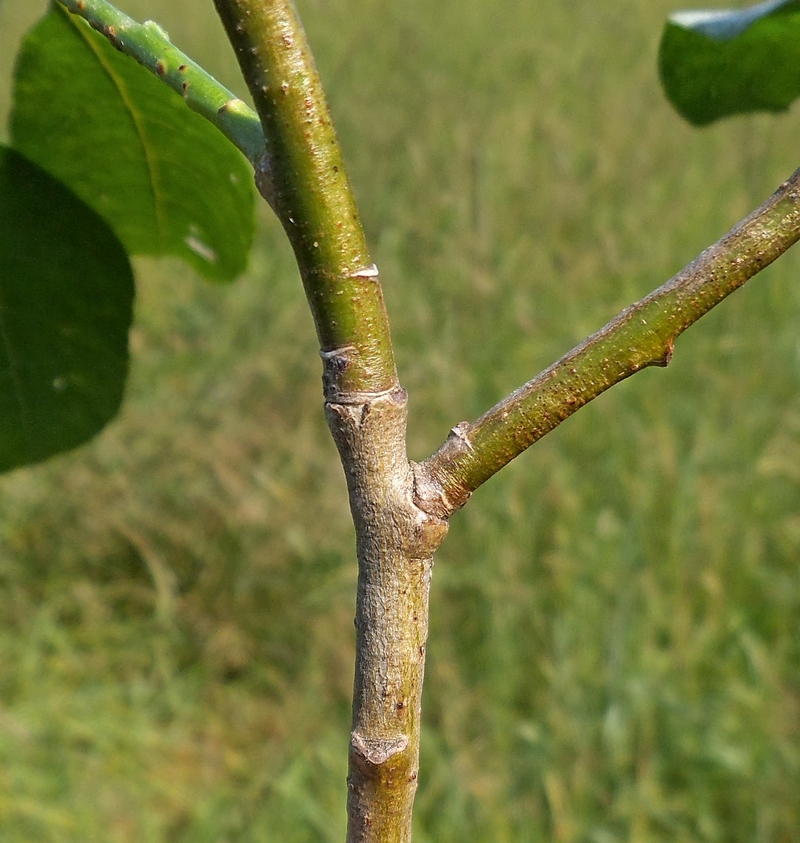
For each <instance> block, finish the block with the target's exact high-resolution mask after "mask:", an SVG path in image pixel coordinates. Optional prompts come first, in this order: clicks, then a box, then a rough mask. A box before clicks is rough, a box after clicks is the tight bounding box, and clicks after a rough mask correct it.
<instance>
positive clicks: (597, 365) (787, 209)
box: [417, 170, 800, 517]
mask: <svg viewBox="0 0 800 843" xmlns="http://www.w3.org/2000/svg"><path fill="white" fill-rule="evenodd" d="M798 239H800V170H798V171H797V172H796V173H794V175H793V176H792V177H791V178H790V179H789V180H788V181H787V182H785V183H784V184H783V185H781V187H780V188H778V190H777V191H776V192H775V193H774V194H773V195H772V196H771V197H770V198H769V199H768V200H767V201H766V202H765V203H764V204H763V205H762V206H761V207H760V208H758V209H757V210H756V211H754V212H753V213H752V214H751V215H750V216H749V217H747V218H746V219H744V220H742V221H741V222H740V223H739V224H738V225H736V226H735V227H734V228H733V229H731V231H729V232H728V233H727V234H726V235H725V236H724V237H723V238H722V239H721V240H719V241H718V242H717V243H716V244H714V245H713V246H711V247H710V248H709V249H706V251H705V252H703V253H702V254H701V255H700V256H699V257H697V258H696V259H695V260H694V261H693V262H692V263H691V264H689V266H687V267H686V268H685V269H684V270H683V271H681V272H680V273H678V275H676V276H675V277H674V278H672V279H671V280H670V281H668V282H667V283H666V284H664V285H663V286H662V287H659V288H658V289H657V290H655V291H654V292H652V293H651V294H650V295H649V296H647V297H645V298H644V299H642V300H641V301H639V302H637V303H636V304H634V305H632V306H631V307H629V308H627V310H624V311H623V312H622V313H620V314H619V315H618V316H617V317H616V318H615V319H613V320H612V321H611V322H609V323H608V325H606V326H605V327H604V328H602V329H601V330H600V331H598V332H597V333H596V334H594V335H593V336H591V337H589V338H588V339H586V340H584V342H582V343H581V344H580V345H579V346H577V347H576V348H574V349H573V350H572V351H570V352H569V354H567V355H566V356H564V357H562V358H561V359H560V360H559V361H557V362H556V363H554V364H553V365H552V366H550V367H549V368H548V369H545V370H544V371H543V372H541V373H540V374H539V375H537V376H536V377H535V378H534V379H533V380H532V381H530V382H529V383H527V384H525V386H523V387H521V388H520V389H518V390H517V391H516V392H514V393H512V394H511V395H509V396H508V397H507V398H506V399H504V400H503V401H501V402H500V403H499V404H497V405H496V406H495V407H493V408H492V409H491V410H489V411H488V412H487V413H485V414H484V415H483V416H481V418H479V419H478V420H477V421H476V422H474V423H472V424H469V423H467V422H462V423H461V424H459V425H456V427H454V428H453V430H452V431H451V433H450V436H449V437H448V438H447V440H446V441H445V443H444V444H443V445H442V447H441V448H440V449H439V450H438V451H437V452H436V453H435V454H433V456H431V457H429V458H428V459H427V460H426V461H425V462H424V463H423V464H422V465H420V466H417V488H418V494H419V496H420V501H421V505H422V506H423V508H425V509H426V510H427V511H429V512H431V513H436V514H437V515H439V516H440V517H447V516H449V515H450V513H452V512H453V511H454V510H455V509H457V508H458V507H460V506H463V504H464V503H465V502H466V500H467V498H468V497H469V496H470V494H471V493H472V492H473V491H474V490H475V489H477V488H478V486H480V485H481V484H482V483H485V482H486V480H488V479H489V478H490V477H492V476H493V475H494V474H496V473H497V472H498V471H499V470H500V469H501V468H502V467H503V466H504V465H506V464H507V463H508V462H510V461H511V460H512V459H514V458H515V457H516V456H518V455H519V454H521V453H522V452H523V451H524V450H525V449H526V448H528V447H529V446H530V445H532V444H533V443H534V442H536V441H537V440H538V439H541V437H542V436H544V435H545V434H546V433H549V432H550V431H551V430H552V429H553V428H555V427H556V426H557V425H559V424H560V423H561V422H562V421H564V419H566V418H568V417H569V416H571V415H572V414H573V413H574V412H575V411H576V410H578V409H580V408H581V407H583V406H584V405H585V404H588V403H589V401H591V400H592V399H594V398H596V397H597V396H598V395H600V394H601V393H602V392H605V390H607V389H608V388H609V387H611V386H613V385H614V384H615V383H618V382H619V381H621V380H624V379H625V378H627V377H629V376H630V375H633V374H635V373H636V372H638V371H640V370H641V369H644V368H646V367H647V366H666V365H667V364H668V363H669V361H670V359H671V358H672V351H673V347H674V344H675V340H676V339H677V337H678V336H679V335H680V334H681V333H683V331H685V330H686V329H687V328H688V327H689V326H690V325H692V324H693V323H694V322H696V321H697V320H698V319H699V318H700V317H701V316H703V315H704V314H705V313H707V312H708V311H709V310H711V308H712V307H714V306H715V305H717V304H719V302H721V301H722V300H723V299H724V298H725V297H726V296H728V295H730V294H731V293H732V292H733V291H734V290H736V289H738V288H739V287H741V286H742V285H743V284H744V283H745V282H746V281H748V280H749V279H750V278H752V277H753V276H754V275H756V273H758V272H760V271H761V270H762V269H764V267H766V266H768V265H769V264H770V263H772V262H773V261H774V260H775V259H776V258H778V257H779V256H780V255H781V254H783V252H785V251H786V250H787V249H788V248H789V247H790V246H792V245H793V244H794V243H795V242H797V240H798Z"/></svg>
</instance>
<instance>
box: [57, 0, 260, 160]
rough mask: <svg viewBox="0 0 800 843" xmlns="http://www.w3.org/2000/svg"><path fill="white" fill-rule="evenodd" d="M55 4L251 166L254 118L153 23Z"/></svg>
mask: <svg viewBox="0 0 800 843" xmlns="http://www.w3.org/2000/svg"><path fill="white" fill-rule="evenodd" d="M59 2H60V3H61V5H62V6H64V8H65V9H67V10H68V11H69V12H72V14H74V15H77V16H79V17H82V18H83V19H84V20H85V21H87V23H88V24H89V25H90V26H91V27H92V28H93V29H96V30H97V31H98V32H100V33H101V34H102V35H104V36H105V37H106V38H108V40H109V41H110V42H111V43H112V44H113V45H114V46H115V47H116V48H117V49H118V50H119V51H120V52H121V53H124V54H125V55H127V56H131V57H132V58H134V59H136V61H138V62H139V63H140V64H142V65H144V67H146V68H147V69H148V70H149V71H151V72H152V73H154V74H155V75H156V76H158V78H159V79H161V80H163V81H164V82H166V84H167V85H169V86H170V88H172V89H173V90H174V91H177V93H179V94H180V95H181V96H182V97H183V98H184V99H185V100H186V104H187V105H188V106H189V108H191V109H192V111H196V112H197V113H198V114H201V115H202V116H203V117H205V118H206V119H207V120H209V121H210V122H211V123H213V124H214V125H215V126H216V127H217V128H218V129H219V130H220V131H221V132H222V134H223V135H225V137H226V138H228V140H230V141H231V142H232V143H233V144H234V145H235V146H236V147H237V148H238V149H239V150H241V152H242V153H244V155H245V156H246V158H247V159H248V160H249V161H250V163H251V164H253V166H254V167H255V166H256V164H257V163H258V161H259V160H260V159H261V157H262V155H263V154H264V134H263V132H262V129H261V122H260V121H259V119H258V115H257V114H256V113H255V112H254V111H253V110H252V109H251V108H249V107H248V106H247V105H246V104H245V103H244V102H242V100H240V99H238V98H237V97H236V96H234V94H232V93H231V92H230V91H229V90H228V89H227V88H225V87H224V86H223V85H221V84H220V83H219V82H217V80H216V79H214V78H213V77H212V76H210V75H209V74H208V73H206V71H205V70H203V68H202V67H200V66H199V65H197V64H195V62H193V61H192V60H191V59H190V58H189V57H188V56H186V55H185V54H184V53H182V52H181V51H180V50H179V49H177V47H175V46H174V45H173V44H172V42H171V41H170V40H169V36H168V35H167V33H166V32H164V30H163V29H162V28H161V27H160V26H159V25H158V24H157V23H154V22H153V21H145V22H144V23H137V22H136V21H135V20H132V19H131V18H129V17H128V16H127V15H124V14H123V13H122V12H120V11H118V10H117V9H115V8H114V7H113V6H111V5H110V4H109V3H106V2H105V0H59Z"/></svg>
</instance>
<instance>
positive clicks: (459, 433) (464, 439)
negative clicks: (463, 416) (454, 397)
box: [450, 421, 473, 452]
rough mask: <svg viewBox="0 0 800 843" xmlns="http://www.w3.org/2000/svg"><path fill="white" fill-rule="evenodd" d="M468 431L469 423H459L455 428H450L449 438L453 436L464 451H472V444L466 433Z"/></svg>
mask: <svg viewBox="0 0 800 843" xmlns="http://www.w3.org/2000/svg"><path fill="white" fill-rule="evenodd" d="M468 430H469V422H465V421H463V422H459V423H458V424H457V425H456V426H455V427H453V428H450V436H455V438H456V439H457V440H459V442H461V443H463V448H464V450H466V451H470V452H471V451H472V450H473V448H472V442H470V441H469V437H468V436H467V431H468Z"/></svg>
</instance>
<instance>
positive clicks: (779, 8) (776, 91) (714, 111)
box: [659, 0, 800, 126]
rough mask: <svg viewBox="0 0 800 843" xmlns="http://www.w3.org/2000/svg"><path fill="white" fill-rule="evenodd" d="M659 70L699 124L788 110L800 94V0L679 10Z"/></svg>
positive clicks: (671, 94)
mask: <svg viewBox="0 0 800 843" xmlns="http://www.w3.org/2000/svg"><path fill="white" fill-rule="evenodd" d="M659 72H660V76H661V84H662V85H663V87H664V92H665V93H666V95H667V99H669V101H670V102H671V103H672V105H673V106H674V107H675V109H676V110H677V111H678V113H679V114H681V115H682V116H683V117H684V118H685V119H686V120H688V121H689V122H690V123H694V124H695V125H697V126H702V125H704V124H707V123H711V122H713V121H714V120H719V119H720V118H722V117H728V116H730V115H732V114H741V113H744V112H748V111H773V112H777V111H785V110H786V109H787V108H789V106H790V105H791V104H792V102H793V101H794V100H795V99H797V97H798V96H800V2H799V0H769V2H766V3H759V4H758V5H756V6H752V7H750V8H748V9H743V10H739V11H715V12H711V11H697V12H678V13H676V14H674V15H672V17H671V18H670V19H669V21H668V22H667V24H666V27H665V28H664V33H663V35H662V38H661V47H660V50H659Z"/></svg>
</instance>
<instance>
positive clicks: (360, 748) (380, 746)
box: [350, 732, 408, 766]
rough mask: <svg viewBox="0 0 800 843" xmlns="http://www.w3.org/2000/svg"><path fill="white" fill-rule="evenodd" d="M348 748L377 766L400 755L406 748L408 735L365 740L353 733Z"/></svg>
mask: <svg viewBox="0 0 800 843" xmlns="http://www.w3.org/2000/svg"><path fill="white" fill-rule="evenodd" d="M350 746H352V748H353V750H354V751H355V752H356V754H357V755H359V756H360V757H361V758H363V759H364V760H365V761H367V762H369V763H370V764H374V765H376V766H377V765H379V764H385V763H386V762H387V761H388V760H389V759H390V758H391V757H392V756H393V755H397V754H399V753H401V752H402V751H403V750H404V749H405V748H406V747H407V746H408V735H399V736H398V737H396V738H391V739H388V740H367V739H366V738H364V737H362V736H361V735H360V734H359V733H358V732H353V733H352V734H351V735H350Z"/></svg>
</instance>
